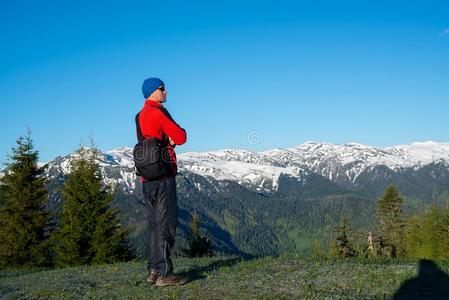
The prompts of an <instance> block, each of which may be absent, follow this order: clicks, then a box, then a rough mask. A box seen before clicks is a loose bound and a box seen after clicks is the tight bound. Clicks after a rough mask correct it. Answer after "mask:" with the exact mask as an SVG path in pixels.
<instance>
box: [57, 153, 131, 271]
mask: <svg viewBox="0 0 449 300" xmlns="http://www.w3.org/2000/svg"><path fill="white" fill-rule="evenodd" d="M76 153H77V154H78V156H79V157H77V158H74V159H73V160H72V161H71V163H70V169H71V171H70V174H69V175H68V177H67V179H66V180H65V182H64V185H63V187H62V188H61V190H60V194H61V195H62V200H63V201H62V203H63V206H62V210H61V212H60V216H59V220H60V226H59V228H58V230H57V231H56V232H55V235H54V237H53V240H54V243H55V250H56V263H57V265H60V266H65V265H82V264H91V263H108V262H115V261H119V260H127V259H130V258H132V254H131V252H132V251H131V249H130V248H129V247H128V244H127V239H128V231H127V230H126V229H124V228H122V227H121V225H120V220H119V218H118V210H117V209H114V208H112V207H111V202H112V200H113V198H114V193H113V192H112V191H110V188H109V187H107V186H105V185H104V183H103V177H102V174H101V170H100V167H99V165H98V163H97V162H96V161H95V157H96V156H97V154H98V150H96V149H95V148H91V149H87V148H84V147H81V148H80V149H79V150H78V151H77V152H76Z"/></svg>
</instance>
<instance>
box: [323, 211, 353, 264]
mask: <svg viewBox="0 0 449 300" xmlns="http://www.w3.org/2000/svg"><path fill="white" fill-rule="evenodd" d="M348 223H349V221H348V218H347V217H346V216H344V217H342V220H341V225H340V226H336V227H335V228H334V234H335V235H334V236H335V239H334V241H335V245H333V246H331V247H330V248H329V250H330V253H329V254H330V255H331V256H336V257H352V256H356V255H357V251H356V250H355V249H354V247H353V245H352V241H351V229H350V228H349V225H348Z"/></svg>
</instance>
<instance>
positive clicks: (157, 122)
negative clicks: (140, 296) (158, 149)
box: [136, 78, 187, 286]
mask: <svg viewBox="0 0 449 300" xmlns="http://www.w3.org/2000/svg"><path fill="white" fill-rule="evenodd" d="M142 92H143V96H144V97H145V104H144V106H143V108H142V110H141V111H140V113H139V114H138V115H137V116H136V126H140V133H141V135H140V134H139V130H138V129H137V137H138V139H139V140H140V139H142V138H147V137H156V138H158V139H159V140H161V141H162V148H163V149H164V150H165V151H164V153H165V154H166V155H163V160H164V161H165V162H166V163H168V164H169V169H170V170H171V172H169V174H168V175H166V176H164V177H163V178H161V179H159V180H154V181H149V180H146V179H145V178H144V177H143V176H142V177H141V182H142V192H143V197H144V200H145V205H146V208H147V213H148V230H149V235H148V266H147V268H148V278H147V282H148V283H152V284H153V283H155V284H156V285H157V286H165V285H179V284H184V283H186V282H187V278H183V277H180V276H178V275H175V274H174V273H173V264H172V260H171V258H170V253H171V250H172V248H173V245H174V243H175V232H176V226H177V211H176V210H177V203H176V202H177V200H176V181H175V176H176V174H177V163H176V154H175V151H174V148H175V146H176V145H182V144H184V143H185V142H186V139H187V137H186V132H185V130H184V129H183V128H181V127H180V126H179V125H178V124H177V123H176V122H175V121H174V120H173V119H172V117H171V116H170V114H169V113H168V111H167V110H166V109H165V108H164V106H163V105H162V103H164V102H165V101H166V98H167V91H166V90H165V85H164V82H163V81H162V80H161V79H159V78H148V79H146V80H145V81H144V82H143V85H142ZM137 128H139V127H137Z"/></svg>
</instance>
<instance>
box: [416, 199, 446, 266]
mask: <svg viewBox="0 0 449 300" xmlns="http://www.w3.org/2000/svg"><path fill="white" fill-rule="evenodd" d="M441 224H442V222H441V214H440V212H439V209H438V207H437V206H436V205H430V206H426V207H425V209H424V215H423V217H422V221H421V226H420V230H419V239H420V241H421V245H420V247H419V248H418V249H417V250H418V251H417V253H416V257H417V258H428V259H438V258H439V257H440V238H439V233H440V230H441Z"/></svg>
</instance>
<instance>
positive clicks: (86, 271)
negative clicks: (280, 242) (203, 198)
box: [0, 256, 449, 299]
mask: <svg viewBox="0 0 449 300" xmlns="http://www.w3.org/2000/svg"><path fill="white" fill-rule="evenodd" d="M174 264H175V271H176V272H178V273H184V274H188V275H189V276H190V277H191V278H192V281H191V282H190V283H188V284H187V285H184V286H179V287H156V286H154V285H148V284H147V283H146V282H145V278H146V270H145V262H142V261H133V262H128V263H117V264H109V265H97V266H82V267H72V268H64V269H56V270H9V271H2V272H1V273H0V298H2V299H62V298H65V299H67V298H91V299H92V298H95V299H154V298H162V299H223V298H225V299H248V298H250V299H273V298H275V299H291V298H297V299H393V298H394V296H395V293H398V292H399V291H400V294H401V295H402V296H401V297H398V295H396V297H395V298H394V299H408V298H410V296H415V297H417V296H419V297H420V298H425V297H429V298H428V299H432V298H438V299H444V298H445V297H448V295H449V284H448V283H449V277H448V276H447V274H446V272H448V271H449V263H448V262H436V263H434V262H431V261H424V262H423V261H421V262H411V261H409V262H407V261H395V260H334V259H332V260H330V259H316V258H301V257H286V256H282V257H258V258H246V259H244V258H241V257H235V256H216V257H211V258H196V259H188V258H175V259H174Z"/></svg>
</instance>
